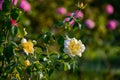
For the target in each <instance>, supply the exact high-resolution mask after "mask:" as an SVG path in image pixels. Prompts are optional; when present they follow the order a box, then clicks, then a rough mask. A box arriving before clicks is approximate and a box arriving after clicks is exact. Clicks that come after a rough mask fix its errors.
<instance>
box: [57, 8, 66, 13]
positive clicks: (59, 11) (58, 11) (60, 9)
mask: <svg viewBox="0 0 120 80" xmlns="http://www.w3.org/2000/svg"><path fill="white" fill-rule="evenodd" d="M56 12H57V13H58V14H61V15H65V14H66V13H67V11H66V8H64V7H59V8H57V11H56Z"/></svg>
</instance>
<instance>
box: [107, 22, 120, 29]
mask: <svg viewBox="0 0 120 80" xmlns="http://www.w3.org/2000/svg"><path fill="white" fill-rule="evenodd" d="M117 25H118V22H117V21H116V20H109V21H108V23H107V28H108V29H109V30H114V29H116V28H117Z"/></svg>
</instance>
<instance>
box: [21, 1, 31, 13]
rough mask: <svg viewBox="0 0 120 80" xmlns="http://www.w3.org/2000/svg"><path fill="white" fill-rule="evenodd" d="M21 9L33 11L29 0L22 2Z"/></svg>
mask: <svg viewBox="0 0 120 80" xmlns="http://www.w3.org/2000/svg"><path fill="white" fill-rule="evenodd" d="M19 7H20V8H21V9H23V10H24V11H25V12H29V11H30V10H31V6H30V4H29V3H28V1H27V0H21V1H20V5H19Z"/></svg>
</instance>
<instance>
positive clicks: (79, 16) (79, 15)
mask: <svg viewBox="0 0 120 80" xmlns="http://www.w3.org/2000/svg"><path fill="white" fill-rule="evenodd" d="M83 16H84V14H83V12H82V11H79V10H76V11H75V18H83Z"/></svg>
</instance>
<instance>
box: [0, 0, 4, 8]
mask: <svg viewBox="0 0 120 80" xmlns="http://www.w3.org/2000/svg"><path fill="white" fill-rule="evenodd" d="M3 2H4V0H0V10H2V5H3Z"/></svg>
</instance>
